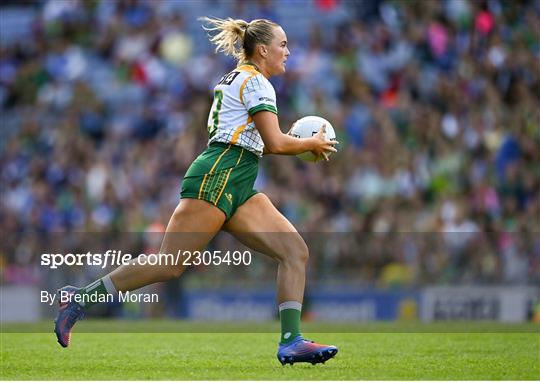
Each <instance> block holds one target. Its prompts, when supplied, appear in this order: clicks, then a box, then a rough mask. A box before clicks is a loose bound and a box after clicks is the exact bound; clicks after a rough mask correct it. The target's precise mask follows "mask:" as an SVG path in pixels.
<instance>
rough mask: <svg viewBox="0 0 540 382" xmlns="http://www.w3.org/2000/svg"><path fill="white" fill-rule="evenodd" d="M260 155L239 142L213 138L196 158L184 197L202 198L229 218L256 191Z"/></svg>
mask: <svg viewBox="0 0 540 382" xmlns="http://www.w3.org/2000/svg"><path fill="white" fill-rule="evenodd" d="M258 164H259V157H258V156H257V155H255V154H253V153H252V152H251V151H249V150H246V149H243V148H241V147H239V146H235V145H231V144H226V143H221V142H214V143H211V144H210V146H209V147H208V148H207V149H206V150H204V151H203V152H202V154H201V155H199V156H198V157H197V159H195V161H194V162H193V163H192V164H191V166H190V167H189V169H188V170H187V172H186V175H185V176H184V180H183V181H182V191H181V193H180V197H181V198H189V199H202V200H206V201H207V202H209V203H212V204H213V205H215V206H216V207H218V208H219V209H220V210H222V211H223V212H224V213H225V216H226V217H227V220H229V219H230V218H231V217H232V216H233V215H234V213H235V212H236V210H237V209H238V207H240V206H241V205H242V204H244V203H245V202H246V201H247V200H248V199H249V198H251V197H252V196H253V195H255V194H256V193H257V191H256V190H254V189H253V185H254V184H255V179H256V178H257V172H258V169H259V165H258Z"/></svg>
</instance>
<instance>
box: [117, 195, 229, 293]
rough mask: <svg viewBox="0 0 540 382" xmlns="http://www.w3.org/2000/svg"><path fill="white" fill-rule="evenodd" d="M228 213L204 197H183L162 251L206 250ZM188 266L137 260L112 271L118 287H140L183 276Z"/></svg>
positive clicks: (168, 229)
mask: <svg viewBox="0 0 540 382" xmlns="http://www.w3.org/2000/svg"><path fill="white" fill-rule="evenodd" d="M224 222H225V214H224V213H223V212H222V211H221V210H220V209H219V208H217V207H215V206H213V205H211V204H210V203H208V202H206V201H204V200H197V199H182V200H181V201H180V203H179V204H178V206H177V207H176V209H175V211H174V213H173V214H172V216H171V218H170V220H169V224H168V225H167V230H166V231H165V236H164V238H163V242H162V244H161V249H160V253H163V254H168V253H171V254H176V253H178V251H179V250H182V251H190V252H193V251H200V250H203V249H204V248H205V247H206V245H207V244H208V242H209V241H210V240H212V238H213V237H214V236H215V235H216V234H217V233H218V232H219V230H220V229H221V226H222V225H223V223H224ZM184 270H185V267H184V266H183V265H182V262H180V263H179V264H161V265H141V264H138V262H137V260H136V259H135V260H133V261H132V264H130V265H125V266H121V267H119V268H117V269H115V270H114V271H112V272H111V273H110V274H109V275H110V277H111V281H112V282H113V284H114V286H115V288H116V290H117V291H129V290H134V289H138V288H140V287H143V286H145V285H149V284H153V283H155V282H160V281H167V280H170V279H172V278H176V277H180V275H181V274H182V273H183V272H184Z"/></svg>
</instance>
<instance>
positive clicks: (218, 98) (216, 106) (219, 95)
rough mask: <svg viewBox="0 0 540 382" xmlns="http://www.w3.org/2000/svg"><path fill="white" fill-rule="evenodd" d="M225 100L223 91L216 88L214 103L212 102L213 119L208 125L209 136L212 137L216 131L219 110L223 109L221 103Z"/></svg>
mask: <svg viewBox="0 0 540 382" xmlns="http://www.w3.org/2000/svg"><path fill="white" fill-rule="evenodd" d="M222 101H223V91H222V90H216V91H215V92H214V103H213V104H212V110H211V112H210V114H211V115H212V120H211V121H210V124H209V125H208V138H212V137H213V136H214V134H215V133H216V130H217V128H218V124H219V112H220V110H221V103H222Z"/></svg>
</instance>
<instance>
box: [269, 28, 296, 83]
mask: <svg viewBox="0 0 540 382" xmlns="http://www.w3.org/2000/svg"><path fill="white" fill-rule="evenodd" d="M267 49H268V50H267V52H268V53H267V55H266V63H267V68H268V71H269V72H270V75H271V76H277V75H280V74H283V73H285V61H287V57H289V54H291V52H289V48H287V35H286V34H285V31H284V30H283V28H281V27H279V26H277V27H274V39H273V40H272V42H271V43H270V45H268V46H267Z"/></svg>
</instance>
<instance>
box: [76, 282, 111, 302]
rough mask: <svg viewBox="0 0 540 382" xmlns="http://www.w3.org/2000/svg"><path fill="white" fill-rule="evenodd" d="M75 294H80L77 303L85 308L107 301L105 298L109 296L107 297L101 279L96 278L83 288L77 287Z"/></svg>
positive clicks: (107, 294)
mask: <svg viewBox="0 0 540 382" xmlns="http://www.w3.org/2000/svg"><path fill="white" fill-rule="evenodd" d="M77 294H79V295H81V302H79V305H81V306H84V307H85V308H89V307H91V306H92V305H95V304H97V303H98V302H105V301H107V298H110V297H108V296H109V293H108V292H107V288H106V287H105V284H104V283H103V279H99V280H96V281H94V282H93V283H91V284H88V285H87V286H85V287H84V288H81V289H79V290H78V291H77Z"/></svg>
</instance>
